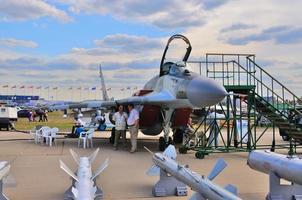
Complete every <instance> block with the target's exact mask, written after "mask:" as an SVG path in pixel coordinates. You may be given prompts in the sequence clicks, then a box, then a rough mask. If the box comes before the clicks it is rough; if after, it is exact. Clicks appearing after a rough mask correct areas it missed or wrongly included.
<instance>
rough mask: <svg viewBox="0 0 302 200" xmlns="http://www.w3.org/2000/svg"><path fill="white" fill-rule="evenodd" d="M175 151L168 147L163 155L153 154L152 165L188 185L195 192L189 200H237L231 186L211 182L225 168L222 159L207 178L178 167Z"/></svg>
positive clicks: (234, 190) (233, 188)
mask: <svg viewBox="0 0 302 200" xmlns="http://www.w3.org/2000/svg"><path fill="white" fill-rule="evenodd" d="M148 151H149V150H148ZM175 157H176V150H175V147H174V146H173V145H169V147H168V148H167V149H166V151H164V152H163V153H155V154H153V156H152V160H153V162H154V164H155V165H156V166H157V167H159V168H160V169H162V170H163V171H165V172H166V173H169V174H170V175H172V176H173V177H175V178H176V179H177V180H179V181H181V182H183V183H184V184H186V185H188V186H189V187H191V188H192V190H194V191H195V193H194V194H193V196H192V197H191V198H190V200H204V199H210V200H223V199H224V200H225V199H228V200H239V199H240V198H239V197H238V196H237V188H236V187H234V186H233V185H230V184H229V185H227V186H226V187H224V188H222V187H220V186H218V185H216V184H215V183H213V182H212V180H213V179H214V178H215V177H216V176H217V175H218V174H219V173H220V172H221V171H222V170H223V169H224V168H225V167H226V163H225V161H224V160H223V159H219V160H218V161H217V163H216V165H215V167H214V168H213V170H212V171H211V173H210V174H209V175H208V177H204V176H200V175H199V174H197V173H196V172H194V171H192V170H190V169H189V168H188V167H187V166H183V165H180V164H179V163H177V162H176V161H175ZM150 171H155V167H154V166H152V167H151V168H150Z"/></svg>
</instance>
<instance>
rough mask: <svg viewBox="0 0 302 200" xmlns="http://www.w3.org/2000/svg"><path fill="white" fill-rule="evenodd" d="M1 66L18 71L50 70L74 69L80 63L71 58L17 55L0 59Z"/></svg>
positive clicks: (78, 66) (79, 65)
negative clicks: (48, 58) (16, 56)
mask: <svg viewBox="0 0 302 200" xmlns="http://www.w3.org/2000/svg"><path fill="white" fill-rule="evenodd" d="M0 66H1V68H6V69H10V70H18V71H19V70H20V71H27V70H29V71H52V70H66V71H69V70H74V69H78V68H81V67H82V65H81V64H79V63H78V62H76V61H73V60H65V59H53V60H51V59H50V60H47V59H42V58H34V57H18V58H14V59H5V60H0Z"/></svg>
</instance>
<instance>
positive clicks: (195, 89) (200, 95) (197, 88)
mask: <svg viewBox="0 0 302 200" xmlns="http://www.w3.org/2000/svg"><path fill="white" fill-rule="evenodd" d="M227 94H228V93H227V91H226V90H225V88H224V87H223V86H222V85H219V84H217V83H216V82H215V81H214V80H212V79H209V78H206V77H202V78H200V77H198V78H194V79H193V80H191V81H190V83H189V85H188V87H187V97H188V100H189V101H190V103H191V104H192V105H194V106H196V107H205V106H211V105H215V104H217V103H219V102H220V101H221V100H222V99H223V98H224V97H225V96H226V95H227Z"/></svg>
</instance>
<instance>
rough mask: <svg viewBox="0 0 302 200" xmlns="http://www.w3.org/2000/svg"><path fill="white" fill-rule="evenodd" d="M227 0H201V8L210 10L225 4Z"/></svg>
mask: <svg viewBox="0 0 302 200" xmlns="http://www.w3.org/2000/svg"><path fill="white" fill-rule="evenodd" d="M228 1H229V0H203V1H202V4H203V8H204V9H206V10H212V9H215V8H218V7H220V6H222V5H224V4H226V3H227V2H228Z"/></svg>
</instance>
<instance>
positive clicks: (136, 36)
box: [0, 0, 302, 98]
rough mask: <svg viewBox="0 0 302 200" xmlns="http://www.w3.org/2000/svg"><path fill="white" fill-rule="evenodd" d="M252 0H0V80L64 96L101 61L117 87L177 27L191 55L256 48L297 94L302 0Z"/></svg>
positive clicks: (147, 64) (139, 81)
mask: <svg viewBox="0 0 302 200" xmlns="http://www.w3.org/2000/svg"><path fill="white" fill-rule="evenodd" d="M253 2H254V3H253V4H252V5H251V4H250V1H248V0H240V1H238V0H188V1H186V3H185V4H184V3H183V1H181V0H153V1H146V0H141V1H137V0H124V1H118V0H112V1H105V0H44V1H43V0H31V1H28V0H0V55H1V56H0V75H1V80H0V85H6V84H9V85H35V86H39V85H50V86H51V87H55V86H59V87H60V88H63V89H62V95H61V98H63V97H64V95H63V94H66V92H64V88H69V87H70V86H74V87H75V86H77V85H83V87H85V86H86V87H88V86H91V87H92V86H95V85H99V83H100V82H99V78H98V65H99V64H100V63H102V65H103V68H104V74H105V78H106V82H107V85H108V86H109V87H112V88H116V91H117V92H115V93H114V90H112V95H114V96H115V95H119V94H120V92H118V91H120V88H123V87H125V85H127V86H128V85H129V86H132V87H135V86H138V87H141V86H143V84H144V83H145V82H146V81H147V80H148V79H150V78H151V77H152V76H154V75H155V74H157V73H158V65H159V62H160V59H161V55H162V51H163V49H164V47H165V43H166V41H167V39H168V38H169V37H170V36H171V35H173V34H175V33H181V34H184V35H186V36H187V37H188V38H189V39H190V41H191V43H192V46H193V51H192V58H191V59H195V60H196V59H200V58H203V56H204V55H205V53H206V52H220V53H221V52H224V53H254V54H256V55H257V59H258V61H259V62H260V63H263V64H264V67H265V68H266V69H267V70H268V71H269V72H271V73H272V75H274V76H276V77H277V78H278V79H279V80H282V81H283V82H285V83H287V84H288V85H286V86H288V87H289V88H292V90H293V91H294V92H295V93H297V94H298V95H299V96H302V89H301V87H300V85H301V84H302V79H301V78H300V77H301V76H302V69H301V68H300V67H299V66H301V63H302V62H301V61H300V57H301V52H302V51H301V48H302V18H301V17H300V8H301V7H302V2H301V1H298V0H294V1H291V3H290V4H289V3H288V1H282V0H267V1H262V0H255V1H253ZM181 50H182V49H181V48H178V49H175V51H173V53H172V54H173V55H174V54H175V55H177V53H179V52H178V51H181ZM300 75H301V76H300ZM129 77H130V78H129ZM293 77H294V78H293ZM289 80H290V81H289ZM0 92H1V93H3V92H7V91H6V90H5V89H3V88H1V87H0Z"/></svg>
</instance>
